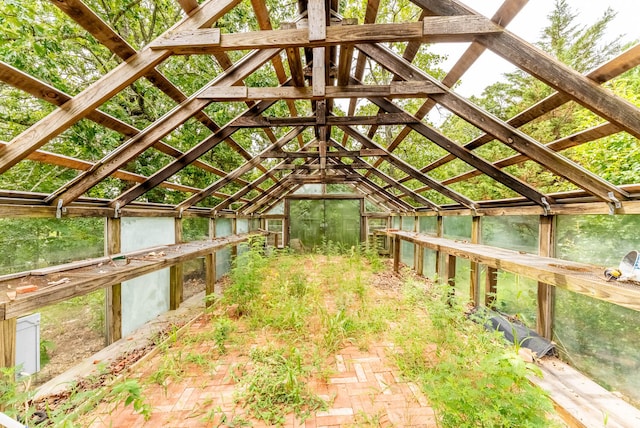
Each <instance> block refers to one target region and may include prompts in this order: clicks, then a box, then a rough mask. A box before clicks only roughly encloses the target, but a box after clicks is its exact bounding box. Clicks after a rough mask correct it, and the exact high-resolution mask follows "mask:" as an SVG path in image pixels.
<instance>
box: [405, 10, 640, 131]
mask: <svg viewBox="0 0 640 428" xmlns="http://www.w3.org/2000/svg"><path fill="white" fill-rule="evenodd" d="M411 1H412V2H413V3H415V4H416V5H418V6H420V7H422V8H424V9H426V10H430V11H432V12H434V13H437V14H438V15H446V16H456V15H459V16H468V15H470V14H472V15H473V14H475V12H474V11H473V10H471V9H468V8H467V7H466V6H464V5H462V4H461V3H459V2H457V1H455V0H444V1H440V0H411ZM476 16H479V15H476ZM476 40H477V41H478V43H480V44H482V45H483V46H485V47H486V48H488V49H490V50H492V51H493V52H494V53H496V54H497V55H500V56H501V57H503V58H504V59H506V60H507V61H509V62H511V63H512V64H514V65H516V66H518V67H519V68H520V69H522V70H524V71H526V72H527V73H529V74H531V75H533V76H535V77H536V78H538V79H540V80H541V81H543V82H544V83H546V84H547V85H549V86H551V87H552V88H554V89H555V90H557V91H559V92H562V93H564V94H566V95H567V96H569V97H571V99H573V100H574V101H576V102H577V103H579V104H581V105H582V106H583V107H585V108H587V109H588V110H591V111H592V112H594V113H595V114H597V115H599V116H600V117H603V118H604V119H606V120H608V121H609V122H611V123H615V124H616V125H618V126H620V127H621V128H622V129H623V130H625V131H627V132H628V133H629V134H631V135H633V136H635V137H636V138H640V110H638V108H637V107H635V106H634V105H633V104H631V103H630V102H628V101H627V100H625V99H622V98H620V97H618V96H616V95H614V94H613V92H611V91H608V90H606V89H604V88H602V87H600V86H599V85H598V84H597V83H595V82H593V81H592V80H590V79H589V78H587V77H586V76H583V75H581V74H580V73H578V72H576V71H574V70H572V69H571V68H570V67H568V66H566V65H564V64H562V63H561V62H560V61H556V60H554V59H553V58H551V57H550V56H549V55H547V54H546V53H544V52H542V51H541V50H540V49H538V48H536V47H535V46H533V45H531V44H529V43H527V42H526V41H524V40H522V39H520V38H519V37H517V36H516V35H514V34H513V33H511V32H509V31H508V30H504V31H502V32H500V33H496V34H493V35H492V36H491V37H485V36H478V37H477V39H476Z"/></svg>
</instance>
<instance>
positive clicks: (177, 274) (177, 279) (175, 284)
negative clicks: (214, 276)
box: [169, 218, 184, 311]
mask: <svg viewBox="0 0 640 428" xmlns="http://www.w3.org/2000/svg"><path fill="white" fill-rule="evenodd" d="M174 226H175V241H176V244H179V243H181V242H182V219H181V218H176V219H175V223H174ZM183 288H184V267H183V265H182V263H179V264H177V265H174V266H171V267H170V268H169V309H171V310H172V311H173V310H176V309H178V308H179V307H180V303H182V297H183Z"/></svg>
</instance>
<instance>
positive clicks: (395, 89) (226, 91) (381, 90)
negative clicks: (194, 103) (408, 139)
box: [198, 80, 444, 101]
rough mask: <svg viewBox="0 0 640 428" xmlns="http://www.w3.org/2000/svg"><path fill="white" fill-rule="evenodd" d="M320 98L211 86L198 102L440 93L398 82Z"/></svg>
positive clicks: (292, 90)
mask: <svg viewBox="0 0 640 428" xmlns="http://www.w3.org/2000/svg"><path fill="white" fill-rule="evenodd" d="M322 92H323V94H322V95H316V94H315V93H314V89H313V88H311V87H306V86H305V87H292V86H279V87H277V88H269V87H247V86H231V87H217V86H212V87H209V88H207V89H205V90H203V91H202V92H201V93H200V94H199V95H198V98H205V99H209V100H212V101H250V100H251V101H253V100H286V99H292V100H293V99H315V100H321V99H332V98H368V97H388V98H426V97H427V96H429V95H431V94H441V93H443V92H444V90H443V89H442V88H441V87H439V86H436V85H434V84H432V83H431V82H426V81H419V80H416V81H410V82H407V81H398V82H391V83H390V84H388V85H348V84H347V85H339V86H325V87H324V88H323V89H322Z"/></svg>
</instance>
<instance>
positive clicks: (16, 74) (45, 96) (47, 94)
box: [0, 61, 246, 184]
mask: <svg viewBox="0 0 640 428" xmlns="http://www.w3.org/2000/svg"><path fill="white" fill-rule="evenodd" d="M0 80H2V81H4V82H6V83H8V84H9V85H11V86H13V87H15V88H17V89H20V90H22V91H25V92H27V93H28V94H31V95H33V96H34V97H36V98H40V99H42V100H44V101H48V102H50V103H52V104H54V105H56V106H58V107H59V106H62V105H63V104H64V103H66V102H67V101H69V100H70V99H71V96H70V95H67V94H66V93H64V92H62V91H60V90H59V89H56V88H54V87H53V86H51V85H48V84H47V83H45V82H42V81H40V80H38V79H36V78H34V77H32V76H29V75H28V74H26V73H23V72H22V71H20V70H18V69H16V68H14V67H12V66H10V65H8V64H5V63H4V62H2V61H0ZM86 118H87V119H89V120H92V121H93V122H95V123H97V124H100V125H102V126H104V127H106V128H109V129H112V130H114V131H116V132H119V133H120V134H122V135H125V136H127V137H133V136H135V135H137V134H138V133H139V132H140V130H139V129H138V128H135V127H133V126H131V125H129V124H127V123H125V122H122V121H121V120H119V119H116V118H115V117H113V116H110V115H108V114H106V113H103V112H101V111H100V110H94V111H93V112H91V113H89V114H88V115H87V117H86ZM153 148H154V149H156V150H158V151H159V152H161V153H164V154H166V155H169V156H172V157H174V158H176V157H178V156H180V155H182V152H181V151H180V150H178V149H176V148H174V147H172V146H170V145H168V144H166V143H164V142H162V141H157V142H156V143H155V144H154V145H153ZM37 153H38V152H37V151H36V152H34V153H32V154H31V155H29V156H28V157H27V159H31V160H34V157H33V156H32V155H33V154H37ZM36 157H37V158H38V159H39V160H40V161H42V162H46V160H44V159H45V158H44V157H43V156H41V155H36ZM193 165H194V166H195V167H197V168H200V169H202V170H204V171H207V172H211V173H213V174H216V175H220V176H222V175H224V171H222V170H220V169H218V168H215V167H213V166H211V165H209V164H208V163H206V162H203V161H201V160H198V161H196V162H194V164H193ZM78 169H80V170H83V171H85V170H86V169H83V168H78ZM239 183H240V184H246V182H243V181H242V180H240V181H239Z"/></svg>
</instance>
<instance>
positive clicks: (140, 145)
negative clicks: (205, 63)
mask: <svg viewBox="0 0 640 428" xmlns="http://www.w3.org/2000/svg"><path fill="white" fill-rule="evenodd" d="M277 53H278V50H277V49H271V50H266V51H257V52H255V53H253V54H249V55H247V56H246V57H245V58H244V60H243V61H240V62H238V63H236V64H234V67H233V68H232V69H229V70H227V71H226V72H225V73H224V74H222V75H220V76H218V77H216V78H215V79H214V81H213V82H212V83H211V84H219V85H228V86H231V85H232V84H233V83H235V82H236V81H238V80H240V79H242V78H243V77H245V76H246V75H248V74H250V73H251V72H253V71H254V70H255V69H256V68H258V67H259V66H261V65H262V64H264V63H265V62H266V61H268V60H269V59H270V58H271V57H272V56H273V55H276V54H277ZM207 105H208V102H207V101H206V100H199V99H198V98H197V95H192V96H191V97H189V99H187V100H186V101H185V102H183V103H182V104H180V105H178V106H176V107H175V108H174V109H173V110H171V111H169V112H168V113H166V114H165V115H164V116H163V117H162V118H161V119H159V120H157V121H156V122H154V123H153V124H152V125H150V126H149V127H147V128H146V129H145V130H143V131H142V132H140V133H139V134H138V135H136V136H135V137H134V138H132V139H131V140H129V141H127V142H126V143H124V144H122V145H121V146H120V147H119V148H118V150H116V151H114V152H112V153H111V154H110V155H108V156H107V157H106V158H105V159H103V160H102V162H101V163H100V165H99V166H98V168H96V169H94V170H92V171H88V172H87V173H85V174H82V175H80V176H79V177H78V178H77V179H76V180H74V181H72V182H71V183H70V184H69V185H67V186H65V188H63V189H60V190H59V191H57V192H55V193H54V194H52V195H51V197H50V198H49V202H50V203H54V202H55V201H59V200H62V201H63V205H64V204H68V203H70V202H71V201H73V200H75V199H77V198H78V197H80V196H81V195H82V194H83V193H84V192H86V191H87V190H89V189H90V188H91V187H93V186H94V185H96V184H97V183H98V182H100V181H101V180H102V179H104V178H105V177H106V176H108V175H110V174H111V173H112V172H113V170H115V169H117V168H119V167H121V166H122V165H124V164H125V163H126V162H129V161H130V160H131V159H132V158H134V157H135V156H137V155H138V154H140V153H142V152H143V151H144V150H146V149H147V148H149V147H150V146H151V145H153V144H154V143H155V142H156V141H157V140H159V139H160V138H162V137H164V136H165V135H167V134H168V133H170V132H171V131H173V130H174V129H175V128H177V127H178V126H179V125H181V124H182V123H184V122H185V121H186V120H187V119H189V118H190V117H192V116H193V115H194V114H195V113H196V112H198V111H200V110H201V109H203V108H204V107H206V106H207ZM222 129H226V128H222ZM219 132H221V131H218V133H216V134H213V135H214V136H215V135H219ZM229 135H231V134H229ZM227 136H228V135H227ZM211 138H212V137H208V138H207V139H205V141H209V140H211ZM225 138H226V136H225ZM220 141H222V140H220ZM200 145H202V143H200ZM196 147H198V146H196ZM205 152H206V151H205ZM205 152H202V153H200V154H199V155H198V156H196V157H194V158H193V160H195V159H197V158H198V157H199V156H201V155H202V154H204V153H205ZM193 153H195V151H194V149H193V148H192V149H191V150H189V151H188V152H186V153H184V154H183V155H182V156H180V157H179V158H177V159H176V160H175V161H174V162H172V163H171V164H170V165H173V166H175V165H178V164H179V163H180V162H183V160H184V159H185V157H186V156H192V154H193ZM182 165H183V166H186V165H188V164H182ZM178 169H181V168H178ZM175 172H177V171H175ZM171 175H173V174H170V175H168V176H167V178H168V177H170V176H171ZM156 176H157V173H156V174H154V175H153V176H152V178H153V177H156ZM152 178H150V180H151V179H152ZM164 180H165V179H162V180H161V181H164ZM147 182H148V180H147ZM142 185H144V183H142V184H140V185H139V186H142ZM155 185H157V183H156V184H155ZM139 186H136V187H134V188H133V189H136V188H138V189H139V188H140V187H139ZM152 187H155V186H152ZM152 187H150V188H152ZM146 190H148V189H146ZM146 190H145V191H146ZM130 191H131V192H133V190H132V189H131V190H130ZM143 193H144V192H143ZM138 196H139V195H138ZM134 199H135V198H134ZM132 200H133V199H132Z"/></svg>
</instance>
